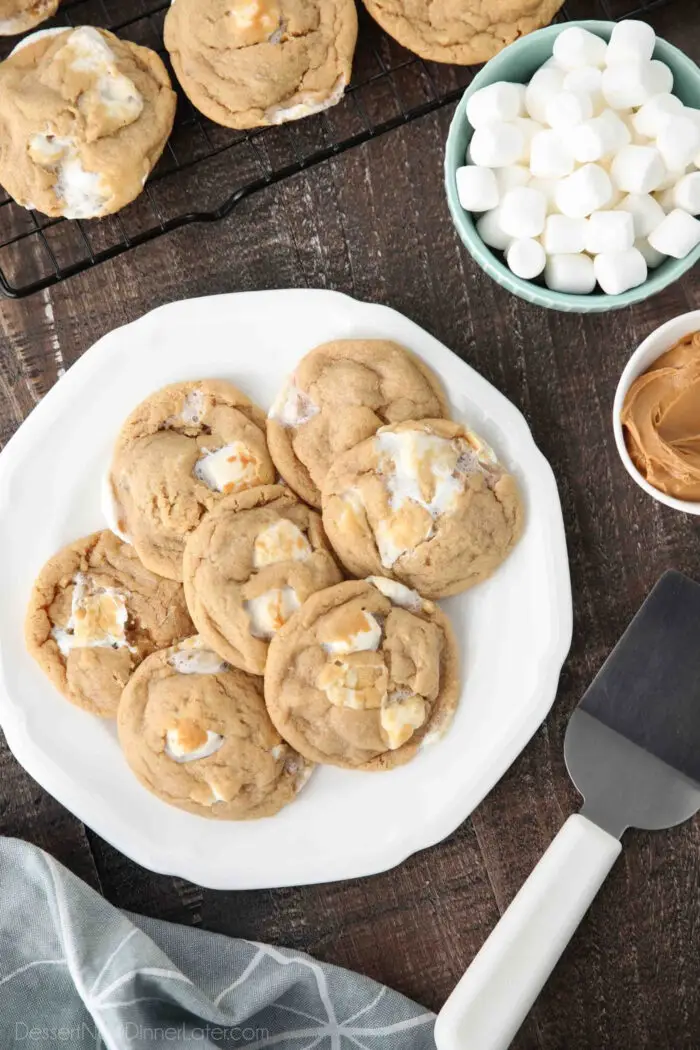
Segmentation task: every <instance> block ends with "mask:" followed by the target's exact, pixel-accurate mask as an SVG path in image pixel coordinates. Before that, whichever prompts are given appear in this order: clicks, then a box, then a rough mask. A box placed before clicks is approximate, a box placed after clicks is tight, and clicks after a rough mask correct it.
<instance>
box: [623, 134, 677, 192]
mask: <svg viewBox="0 0 700 1050" xmlns="http://www.w3.org/2000/svg"><path fill="white" fill-rule="evenodd" d="M665 174H666V169H665V167H664V162H663V160H662V159H661V154H660V153H659V151H658V150H657V149H655V148H654V146H631V145H630V146H623V147H622V149H621V150H619V152H618V153H616V155H615V158H614V160H613V162H612V164H611V166H610V177H611V179H612V180H613V183H614V184H615V185H616V186H617V188H618V189H619V190H624V191H625V192H626V193H651V191H652V190H655V189H656V188H657V186H658V185H659V183H660V182H661V181H662V179H663V177H664V175H665Z"/></svg>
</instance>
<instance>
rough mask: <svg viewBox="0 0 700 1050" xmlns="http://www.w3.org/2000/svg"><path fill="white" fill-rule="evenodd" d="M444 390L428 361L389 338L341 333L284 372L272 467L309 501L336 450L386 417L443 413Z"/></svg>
mask: <svg viewBox="0 0 700 1050" xmlns="http://www.w3.org/2000/svg"><path fill="white" fill-rule="evenodd" d="M448 414H449V412H448V407H447V402H446V400H445V396H444V394H443V392H442V388H441V386H440V384H439V382H438V380H437V378H436V377H435V376H434V375H433V373H432V372H431V371H430V369H429V368H428V367H427V365H425V364H423V362H422V361H421V359H420V358H419V357H415V356H414V355H413V354H412V353H410V351H408V350H406V348H405V347H403V346H400V345H399V344H398V343H393V342H391V341H389V340H387V339H338V340H336V341H335V342H332V343H324V344H322V345H321V346H317V347H316V348H315V349H314V350H312V351H311V352H310V353H308V354H307V355H306V356H305V357H303V358H302V359H301V361H300V362H299V364H298V365H297V367H296V369H295V371H294V374H293V375H292V376H290V377H289V379H288V380H287V382H286V383H285V385H284V386H283V388H282V390H281V391H280V393H279V395H278V397H277V398H276V400H275V403H274V405H273V406H272V408H271V409H270V413H269V416H268V421H267V440H268V442H269V445H270V454H271V455H272V458H273V460H274V462H275V466H276V467H277V469H278V470H279V472H280V474H281V475H282V477H283V478H284V480H285V481H286V482H287V484H288V485H289V486H290V487H291V488H293V489H294V491H295V492H296V493H298V495H300V496H301V497H302V499H304V500H306V502H307V503H310V504H312V506H314V507H320V506H321V488H322V486H323V482H324V479H325V477H326V474H327V472H328V468H329V467H330V465H331V463H332V462H333V460H334V459H335V457H336V456H338V455H340V453H341V452H345V451H346V450H347V449H349V448H352V446H353V445H356V444H357V443H358V442H360V441H363V440H364V439H365V438H368V437H369V436H370V435H371V434H374V433H375V431H376V430H377V429H378V428H379V427H380V426H382V425H383V424H385V423H400V422H402V421H403V420H405V419H423V418H424V417H431V418H432V417H436V416H447V415H448Z"/></svg>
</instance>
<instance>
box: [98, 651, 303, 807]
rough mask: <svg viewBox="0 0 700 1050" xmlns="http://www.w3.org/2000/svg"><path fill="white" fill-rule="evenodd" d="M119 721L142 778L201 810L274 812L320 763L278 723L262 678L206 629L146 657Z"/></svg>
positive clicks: (175, 802) (177, 802) (170, 799)
mask: <svg viewBox="0 0 700 1050" xmlns="http://www.w3.org/2000/svg"><path fill="white" fill-rule="evenodd" d="M117 725H118V729H119V741H120V743H121V745H122V749H123V751H124V754H125V756H126V760H127V762H128V763H129V765H130V766H131V769H132V770H133V772H134V773H135V774H136V776H137V777H138V779H139V780H140V781H141V783H142V784H143V786H144V787H145V788H148V790H149V791H152V792H153V794H154V795H157V796H158V797H159V798H161V799H162V800H163V801H164V802H167V803H168V804H169V805H171V806H177V807H178V808H179V809H185V810H187V811H188V812H189V813H196V814H198V815H199V816H202V817H213V818H215V819H218V820H253V819H255V818H257V817H269V816H272V814H273V813H277V811H278V810H280V809H282V807H283V806H286V805H287V803H289V802H291V801H292V800H293V799H294V798H295V797H296V795H297V792H298V791H299V790H300V789H301V788H302V787H303V785H304V784H305V783H306V781H307V780H308V778H309V776H310V774H311V771H312V768H313V767H312V766H311V765H310V763H308V762H306V761H304V759H303V758H302V757H301V756H300V755H298V754H296V752H295V751H293V750H292V748H291V747H290V746H289V745H288V744H286V743H285V742H284V740H282V738H281V737H280V736H279V734H278V733H277V731H276V729H275V728H274V726H273V725H272V723H271V721H270V719H269V717H268V714H267V711H266V709H265V701H264V700H263V691H262V681H261V679H259V678H254V677H253V676H252V675H247V674H245V672H243V671H239V670H237V669H236V668H233V667H230V666H229V665H228V664H227V663H226V662H225V661H224V660H222V659H221V657H219V656H217V655H216V653H213V652H212V651H211V650H208V649H207V648H206V646H204V644H203V643H202V641H201V640H200V639H199V638H198V637H195V638H190V639H188V640H187V641H185V642H183V643H182V644H181V645H178V646H175V647H173V648H171V649H167V650H165V651H163V652H159V653H154V654H153V655H152V656H150V657H149V658H148V660H145V661H144V662H143V664H141V667H140V668H139V671H138V673H137V674H135V675H133V677H132V678H131V681H130V682H129V685H128V686H127V688H126V689H125V690H124V693H123V696H122V699H121V702H120V704H119V714H118V718H117Z"/></svg>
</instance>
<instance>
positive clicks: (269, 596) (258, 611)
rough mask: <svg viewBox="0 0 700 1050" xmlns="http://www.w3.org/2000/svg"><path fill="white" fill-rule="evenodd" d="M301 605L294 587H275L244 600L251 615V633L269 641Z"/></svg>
mask: <svg viewBox="0 0 700 1050" xmlns="http://www.w3.org/2000/svg"><path fill="white" fill-rule="evenodd" d="M300 606H301V602H300V601H299V598H298V596H297V592H296V591H295V590H294V588H293V587H273V588H271V589H270V590H269V591H265V593H264V594H260V595H258V597H257V598H249V599H248V601H246V602H243V608H244V609H245V611H246V612H247V613H248V616H249V617H250V633H251V634H252V635H253V637H254V638H263V639H264V640H266V641H269V640H270V639H271V638H272V637H273V636H274V635H275V634H277V632H278V631H279V629H280V627H283V626H284V625H285V623H286V622H287V620H288V619H289V617H290V616H291V615H292V613H295V612H296V611H297V609H299V608H300Z"/></svg>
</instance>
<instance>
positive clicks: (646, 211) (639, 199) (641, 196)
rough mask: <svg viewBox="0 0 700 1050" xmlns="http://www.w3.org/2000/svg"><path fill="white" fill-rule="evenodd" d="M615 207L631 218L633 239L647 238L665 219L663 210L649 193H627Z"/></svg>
mask: <svg viewBox="0 0 700 1050" xmlns="http://www.w3.org/2000/svg"><path fill="white" fill-rule="evenodd" d="M617 207H618V209H619V210H621V211H626V212H629V214H630V215H631V216H632V219H633V222H634V236H635V237H648V236H649V234H650V233H651V231H652V230H655V229H656V227H657V226H658V225H659V223H660V222H663V220H664V218H665V213H664V209H663V208H662V207H661V205H660V204H659V202H658V201H657V200H655V199H654V198H653V197H652V196H651V195H650V194H649V193H629V194H628V195H627V196H626V197H623V198H622V200H621V201H620V203H619V204H618V205H617Z"/></svg>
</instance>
